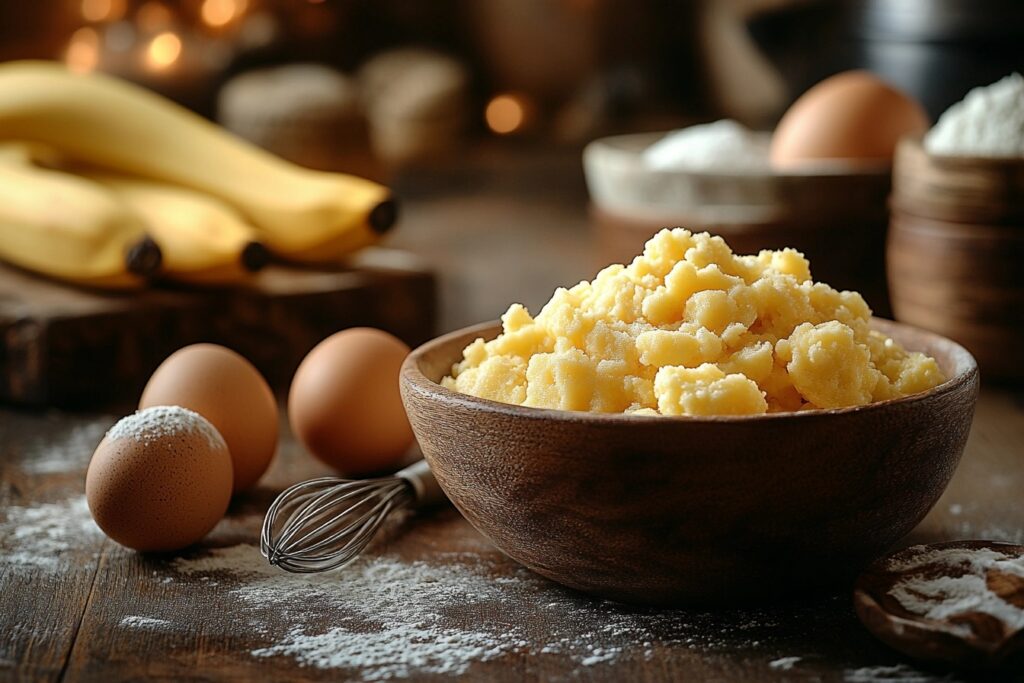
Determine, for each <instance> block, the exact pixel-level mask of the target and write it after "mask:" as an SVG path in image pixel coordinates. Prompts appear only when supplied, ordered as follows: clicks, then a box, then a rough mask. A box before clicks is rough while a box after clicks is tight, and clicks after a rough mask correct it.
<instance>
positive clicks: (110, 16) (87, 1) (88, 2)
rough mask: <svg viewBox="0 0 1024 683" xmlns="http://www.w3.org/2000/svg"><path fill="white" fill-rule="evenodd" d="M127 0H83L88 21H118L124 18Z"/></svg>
mask: <svg viewBox="0 0 1024 683" xmlns="http://www.w3.org/2000/svg"><path fill="white" fill-rule="evenodd" d="M124 10H125V0H82V18H83V19H85V20H86V21H117V20H118V19H120V18H121V17H123V16H124Z"/></svg>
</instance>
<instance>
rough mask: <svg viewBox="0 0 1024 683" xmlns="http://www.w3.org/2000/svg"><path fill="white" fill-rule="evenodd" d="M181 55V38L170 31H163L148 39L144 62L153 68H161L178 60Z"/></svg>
mask: <svg viewBox="0 0 1024 683" xmlns="http://www.w3.org/2000/svg"><path fill="white" fill-rule="evenodd" d="M180 56H181V38H179V37H178V36H177V34H175V33H173V32H171V31H164V32H163V33H160V34H158V35H156V36H153V40H151V41H149V47H147V48H146V63H147V64H149V66H150V68H152V69H154V70H158V71H159V70H162V69H166V68H167V67H169V66H171V65H172V64H174V63H175V62H176V61H178V57H180Z"/></svg>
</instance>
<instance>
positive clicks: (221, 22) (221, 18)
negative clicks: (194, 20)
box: [199, 0, 249, 28]
mask: <svg viewBox="0 0 1024 683" xmlns="http://www.w3.org/2000/svg"><path fill="white" fill-rule="evenodd" d="M248 4H249V3H248V2H247V1H246V0H203V5H202V7H201V8H200V10H199V14H200V16H201V17H202V19H203V22H204V23H206V25H207V26H212V27H214V28H220V27H222V26H227V25H228V24H230V23H231V22H232V21H234V20H235V19H237V18H238V17H240V16H242V14H244V13H245V10H246V7H247V6H248Z"/></svg>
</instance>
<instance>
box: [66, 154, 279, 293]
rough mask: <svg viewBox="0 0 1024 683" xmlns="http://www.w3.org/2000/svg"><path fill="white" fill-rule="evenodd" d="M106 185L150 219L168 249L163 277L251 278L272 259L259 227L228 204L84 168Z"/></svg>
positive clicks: (187, 279)
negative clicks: (260, 237) (250, 222)
mask: <svg viewBox="0 0 1024 683" xmlns="http://www.w3.org/2000/svg"><path fill="white" fill-rule="evenodd" d="M79 172H80V173H81V174H82V175H83V176H84V177H86V178H88V179H90V180H93V181H95V182H97V183H99V184H100V185H102V186H104V187H106V188H107V189H109V190H110V191H111V192H113V193H114V195H115V196H117V197H119V198H120V199H121V200H122V201H124V202H125V203H126V204H127V205H128V206H129V207H130V208H131V209H133V210H134V211H135V212H136V213H137V214H138V215H139V216H141V217H142V220H143V221H144V222H145V223H146V227H147V230H148V232H149V234H150V235H151V236H152V237H153V240H154V241H155V242H156V243H157V244H158V245H159V246H160V249H161V251H162V252H163V273H162V275H163V277H165V278H167V279H168V280H175V281H178V282H186V283H193V284H218V285H223V284H232V283H239V282H244V281H246V280H247V279H249V276H250V274H251V273H252V272H254V271H256V270H259V269H261V268H262V267H263V266H264V265H266V263H267V260H268V254H267V249H266V247H264V246H263V245H262V244H261V243H260V242H259V241H257V238H256V232H255V230H254V229H253V228H252V227H251V226H250V225H249V224H248V223H246V222H245V221H244V220H243V219H242V217H241V216H240V215H239V214H238V212H237V211H235V210H234V209H232V208H231V207H230V206H228V205H227V204H225V203H224V202H222V201H220V200H218V199H215V198H213V197H211V196H209V195H205V194H202V193H199V192H196V191H194V190H189V189H187V188H184V187H179V186H177V185H168V184H167V183H160V182H156V181H153V180H146V179H144V178H136V177H133V176H125V175H119V174H112V173H107V172H97V171H92V170H81V171H79Z"/></svg>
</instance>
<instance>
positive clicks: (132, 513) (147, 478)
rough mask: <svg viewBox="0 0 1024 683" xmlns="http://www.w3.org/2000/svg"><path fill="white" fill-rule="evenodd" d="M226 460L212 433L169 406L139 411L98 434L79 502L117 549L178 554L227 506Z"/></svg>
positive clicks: (229, 477)
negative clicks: (86, 506) (100, 436)
mask: <svg viewBox="0 0 1024 683" xmlns="http://www.w3.org/2000/svg"><path fill="white" fill-rule="evenodd" d="M231 482H232V472H231V455H230V454H229V453H228V447H227V444H226V443H225V442H224V439H223V438H221V435H220V434H219V433H217V430H216V429H215V428H214V427H213V425H211V424H210V423H209V421H207V420H205V419H204V418H203V417H202V416H200V415H199V414H198V413H194V412H192V411H191V410H186V409H184V408H179V407H177V406H161V407H158V408H149V409H147V410H140V411H139V412H137V413H135V414H134V415H129V416H128V417H126V418H124V419H122V420H121V421H120V422H118V423H117V424H116V425H114V426H113V427H112V428H111V430H110V431H109V432H107V435H106V436H105V437H103V440H102V441H101V442H100V445H99V446H97V447H96V452H95V453H94V454H93V456H92V460H91V461H90V462H89V470H88V472H87V473H86V476H85V498H86V500H87V501H88V503H89V510H90V511H92V516H93V518H94V519H95V520H96V524H97V525H99V527H100V529H103V531H104V533H106V534H107V536H110V538H112V539H114V540H115V541H117V542H118V543H120V544H121V545H124V546H127V547H129V548H134V549H135V550H142V551H167V550H178V549H179V548H184V547H185V546H188V545H191V544H193V543H195V542H196V541H198V540H199V539H201V538H202V537H203V536H205V535H206V534H207V533H208V532H209V531H210V529H212V528H213V527H214V526H216V524H217V522H218V521H219V520H220V518H221V517H223V516H224V512H225V511H226V510H227V509H228V503H229V502H230V501H231Z"/></svg>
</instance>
